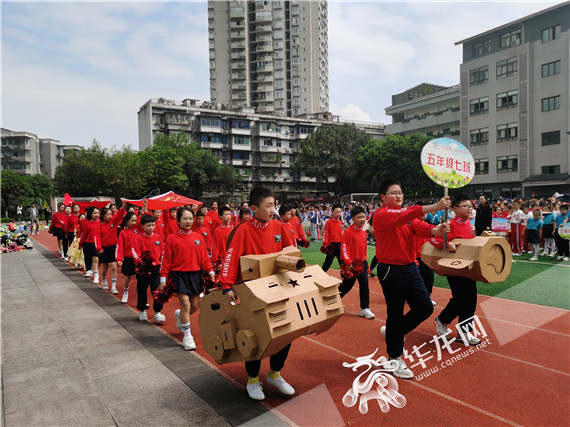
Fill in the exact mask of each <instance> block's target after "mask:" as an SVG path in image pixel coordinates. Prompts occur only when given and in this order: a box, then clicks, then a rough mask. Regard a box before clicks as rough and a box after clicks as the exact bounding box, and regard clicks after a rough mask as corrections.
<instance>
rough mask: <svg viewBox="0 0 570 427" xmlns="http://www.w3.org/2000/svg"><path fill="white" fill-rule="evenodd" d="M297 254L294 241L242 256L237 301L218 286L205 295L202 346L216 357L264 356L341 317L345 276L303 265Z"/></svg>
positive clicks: (233, 359) (243, 358)
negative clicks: (274, 249) (276, 249)
mask: <svg viewBox="0 0 570 427" xmlns="http://www.w3.org/2000/svg"><path fill="white" fill-rule="evenodd" d="M295 254H298V255H300V254H301V253H300V251H299V250H298V249H296V248H293V247H291V248H285V249H284V250H283V251H282V252H280V253H274V254H267V255H249V256H242V257H241V259H240V268H241V270H242V275H243V278H244V280H245V281H244V282H242V283H240V284H238V285H236V286H234V287H233V290H234V292H235V294H236V296H237V297H238V298H239V304H236V305H232V304H230V303H229V299H228V297H227V296H226V295H224V294H223V293H222V290H221V289H220V288H218V289H213V290H211V291H210V294H209V295H206V296H205V297H204V298H202V303H201V308H200V318H199V324H200V332H201V334H202V341H203V343H204V348H205V349H206V351H207V352H208V353H209V354H210V355H211V356H212V357H213V358H214V360H216V362H218V363H219V364H224V363H232V362H244V361H247V360H260V359H262V358H265V357H268V356H271V355H272V354H275V353H277V352H278V351H279V350H281V349H282V348H283V347H285V346H286V345H287V344H290V343H291V342H293V340H295V339H296V338H298V337H301V336H303V335H308V334H313V333H322V332H324V331H326V330H328V329H329V328H330V327H331V326H332V325H334V324H335V323H336V322H337V320H338V319H340V316H342V314H343V313H344V309H343V306H342V302H341V299H340V295H339V292H338V286H339V284H340V283H341V281H340V280H339V279H336V278H334V277H332V276H329V275H328V274H327V273H325V272H324V271H323V270H322V269H321V267H320V266H317V265H313V266H309V267H306V268H305V267H304V261H303V259H302V258H300V257H298V255H297V258H295V256H296V255H295ZM292 258H293V259H292ZM277 264H279V266H281V268H280V267H279V266H278V265H277ZM283 266H285V267H289V268H291V269H294V270H299V269H300V270H301V271H290V270H286V269H285V268H283Z"/></svg>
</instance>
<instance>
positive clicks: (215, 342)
mask: <svg viewBox="0 0 570 427" xmlns="http://www.w3.org/2000/svg"><path fill="white" fill-rule="evenodd" d="M208 347H209V348H207V349H206V351H207V352H208V353H210V354H211V355H212V357H214V358H215V359H222V358H223V357H224V353H225V350H224V345H223V343H222V339H221V338H220V337H218V336H216V335H214V336H212V337H211V338H210V340H209V341H208Z"/></svg>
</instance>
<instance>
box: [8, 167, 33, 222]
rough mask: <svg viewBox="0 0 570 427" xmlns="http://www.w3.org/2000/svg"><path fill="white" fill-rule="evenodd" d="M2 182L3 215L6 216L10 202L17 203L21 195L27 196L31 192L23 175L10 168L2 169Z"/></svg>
mask: <svg viewBox="0 0 570 427" xmlns="http://www.w3.org/2000/svg"><path fill="white" fill-rule="evenodd" d="M0 180H1V184H2V204H3V205H4V209H5V216H6V217H8V207H9V206H10V204H17V203H19V202H20V199H21V198H22V197H27V196H28V195H29V194H30V193H31V188H30V183H29V181H28V180H27V179H26V177H25V176H23V175H20V174H19V173H17V172H14V171H12V170H8V169H7V170H3V171H2V173H1V175H0Z"/></svg>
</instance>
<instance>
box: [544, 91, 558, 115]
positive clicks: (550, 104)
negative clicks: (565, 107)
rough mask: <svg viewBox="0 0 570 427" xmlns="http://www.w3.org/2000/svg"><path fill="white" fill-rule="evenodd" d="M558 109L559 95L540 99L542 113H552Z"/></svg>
mask: <svg viewBox="0 0 570 427" xmlns="http://www.w3.org/2000/svg"><path fill="white" fill-rule="evenodd" d="M559 109H560V95H558V96H551V97H550V98H542V111H543V112H545V111H552V110H559Z"/></svg>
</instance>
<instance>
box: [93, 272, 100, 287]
mask: <svg viewBox="0 0 570 427" xmlns="http://www.w3.org/2000/svg"><path fill="white" fill-rule="evenodd" d="M93 283H94V284H95V285H98V284H99V273H95V274H93Z"/></svg>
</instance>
